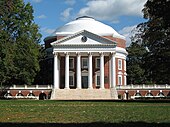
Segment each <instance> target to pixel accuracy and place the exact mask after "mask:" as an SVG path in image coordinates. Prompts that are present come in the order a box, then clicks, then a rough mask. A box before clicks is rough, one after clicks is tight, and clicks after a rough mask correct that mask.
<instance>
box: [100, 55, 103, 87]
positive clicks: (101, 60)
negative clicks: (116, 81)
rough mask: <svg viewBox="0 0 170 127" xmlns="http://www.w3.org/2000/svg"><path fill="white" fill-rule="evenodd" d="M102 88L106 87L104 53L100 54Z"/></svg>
mask: <svg viewBox="0 0 170 127" xmlns="http://www.w3.org/2000/svg"><path fill="white" fill-rule="evenodd" d="M100 88H101V89H104V54H103V53H101V54H100Z"/></svg>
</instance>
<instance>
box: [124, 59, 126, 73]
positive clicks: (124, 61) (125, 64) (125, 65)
mask: <svg viewBox="0 0 170 127" xmlns="http://www.w3.org/2000/svg"><path fill="white" fill-rule="evenodd" d="M124 71H126V60H124Z"/></svg>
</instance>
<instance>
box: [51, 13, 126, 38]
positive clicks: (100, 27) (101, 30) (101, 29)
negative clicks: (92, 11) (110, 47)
mask: <svg viewBox="0 0 170 127" xmlns="http://www.w3.org/2000/svg"><path fill="white" fill-rule="evenodd" d="M82 30H87V31H89V32H92V33H94V34H97V35H100V36H114V37H119V38H124V37H123V36H122V35H120V34H118V33H117V32H116V31H115V30H114V29H113V28H112V27H110V26H108V25H105V24H103V23H101V22H99V21H96V20H95V19H94V18H91V17H87V16H83V17H79V18H77V19H76V20H74V21H71V22H69V23H67V24H65V25H64V26H61V27H59V28H57V29H56V31H55V32H54V33H53V34H52V36H56V35H57V36H67V35H72V34H75V33H77V32H79V31H82Z"/></svg>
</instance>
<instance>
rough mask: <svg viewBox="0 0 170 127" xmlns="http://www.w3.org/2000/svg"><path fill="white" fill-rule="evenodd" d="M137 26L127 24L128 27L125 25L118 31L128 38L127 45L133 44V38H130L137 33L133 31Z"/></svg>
mask: <svg viewBox="0 0 170 127" xmlns="http://www.w3.org/2000/svg"><path fill="white" fill-rule="evenodd" d="M136 26H137V25H134V26H127V27H124V28H123V29H122V30H120V31H119V32H118V33H120V34H121V35H123V36H125V38H126V47H128V46H129V45H130V44H131V39H130V37H131V36H132V35H134V34H135V33H134V32H132V30H133V29H135V28H136Z"/></svg>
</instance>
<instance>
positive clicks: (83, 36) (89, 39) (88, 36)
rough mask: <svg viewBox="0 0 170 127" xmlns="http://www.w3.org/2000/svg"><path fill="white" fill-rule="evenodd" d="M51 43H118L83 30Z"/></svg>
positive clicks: (55, 44)
mask: <svg viewBox="0 0 170 127" xmlns="http://www.w3.org/2000/svg"><path fill="white" fill-rule="evenodd" d="M51 45H52V46H57V45H116V42H113V41H112V40H109V39H106V38H104V37H101V36H99V35H96V34H93V33H91V32H88V31H86V30H83V31H80V32H78V33H75V34H74V35H71V36H68V37H65V38H62V39H60V40H58V41H55V42H53V43H51Z"/></svg>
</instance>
